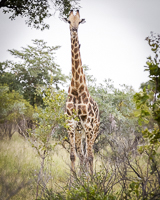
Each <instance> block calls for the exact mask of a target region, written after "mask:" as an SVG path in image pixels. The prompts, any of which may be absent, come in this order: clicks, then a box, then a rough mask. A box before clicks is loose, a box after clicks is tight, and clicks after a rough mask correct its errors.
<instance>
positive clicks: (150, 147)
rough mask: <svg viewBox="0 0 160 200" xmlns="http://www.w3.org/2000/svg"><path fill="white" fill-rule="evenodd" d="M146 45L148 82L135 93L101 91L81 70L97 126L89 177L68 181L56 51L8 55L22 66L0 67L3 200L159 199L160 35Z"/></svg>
mask: <svg viewBox="0 0 160 200" xmlns="http://www.w3.org/2000/svg"><path fill="white" fill-rule="evenodd" d="M146 40H147V42H148V44H149V45H150V47H151V51H152V52H153V57H151V56H149V57H148V58H147V62H146V64H147V66H146V70H148V71H149V74H150V75H149V80H148V82H147V83H142V84H141V87H140V91H139V92H137V93H135V91H134V90H133V88H132V87H128V86H126V85H122V86H121V87H119V88H115V87H114V83H113V82H112V81H111V80H105V81H104V83H103V84H101V85H98V84H97V82H96V80H95V78H94V77H93V76H91V75H88V74H89V73H88V70H89V68H88V67H87V66H84V69H85V73H86V78H87V83H88V87H89V91H90V93H91V95H92V96H93V97H94V99H95V100H96V101H97V103H98V105H99V108H100V119H101V124H100V132H99V134H98V136H97V138H96V141H95V144H94V153H95V162H94V175H93V176H90V175H89V174H88V175H86V174H85V173H84V174H83V173H82V174H83V175H81V176H79V175H78V173H75V174H74V175H73V177H71V176H72V175H70V166H69V165H70V159H69V153H68V151H69V147H70V146H69V140H68V136H67V132H66V129H65V128H66V123H65V121H66V118H67V117H66V116H65V114H64V105H65V99H66V92H65V91H63V90H62V89H61V87H62V85H63V84H64V83H66V82H67V77H66V76H64V75H63V74H62V72H61V69H60V68H59V66H57V65H56V63H54V51H55V50H57V49H58V47H49V46H47V45H46V43H45V42H44V41H40V40H34V41H33V43H34V46H28V47H27V48H23V50H22V51H17V50H10V52H11V54H12V55H13V56H16V58H17V59H21V61H19V62H15V63H13V62H11V61H5V62H3V63H0V67H1V68H0V79H1V85H0V102H1V103H0V196H1V199H45V200H54V199H56V200H57V199H59V200H65V199H67V200H71V199H72V200H74V199H87V200H93V199H96V200H109V199H111V200H112V199H113V200H114V199H126V200H128V199H137V200H138V199H140V200H141V199H143V200H144V199H145V200H150V199H157V200H158V199H160V192H159V191H160V161H159V154H160V66H159V64H160V60H159V52H160V46H159V42H160V36H159V35H156V34H153V33H151V36H149V37H147V38H146ZM76 170H77V172H78V171H79V163H78V162H77V163H76ZM70 180H72V181H70Z"/></svg>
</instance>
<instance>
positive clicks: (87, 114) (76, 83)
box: [64, 10, 100, 174]
mask: <svg viewBox="0 0 160 200" xmlns="http://www.w3.org/2000/svg"><path fill="white" fill-rule="evenodd" d="M64 21H65V22H68V23H69V24H70V36H71V58H72V59H71V62H72V78H71V84H70V86H69V89H68V97H67V101H66V113H67V115H68V116H71V115H72V114H73V112H74V111H75V112H76V113H77V117H78V119H79V120H78V121H77V120H74V119H73V118H72V119H71V120H69V121H68V126H69V128H68V136H69V139H70V160H71V171H75V159H76V154H77V155H78V157H79V160H80V166H81V167H82V166H85V167H86V169H87V171H88V167H89V168H90V172H91V174H93V144H94V141H95V139H96V137H97V134H98V131H99V124H100V119H99V109H98V105H97V103H96V102H95V101H94V100H93V98H92V97H91V95H90V93H89V91H88V88H87V85H86V79H85V74H84V72H83V67H82V61H81V56H80V45H79V40H78V26H79V24H81V23H85V19H82V20H80V14H79V10H77V12H76V15H74V14H73V10H71V12H70V14H69V17H68V19H67V18H64ZM83 133H85V140H86V152H85V154H84V150H83V144H82V135H83ZM76 150H77V151H76Z"/></svg>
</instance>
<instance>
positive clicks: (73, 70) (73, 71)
mask: <svg viewBox="0 0 160 200" xmlns="http://www.w3.org/2000/svg"><path fill="white" fill-rule="evenodd" d="M74 73H75V69H74V67H72V74H73V75H74Z"/></svg>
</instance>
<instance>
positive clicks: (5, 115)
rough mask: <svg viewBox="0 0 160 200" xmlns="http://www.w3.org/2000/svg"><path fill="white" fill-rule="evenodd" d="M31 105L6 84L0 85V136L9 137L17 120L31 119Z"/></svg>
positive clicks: (14, 128)
mask: <svg viewBox="0 0 160 200" xmlns="http://www.w3.org/2000/svg"><path fill="white" fill-rule="evenodd" d="M32 114H33V108H32V106H31V105H30V104H29V103H28V102H27V101H26V100H25V99H23V96H22V95H20V94H19V93H18V92H15V91H14V90H13V91H12V92H10V91H9V88H8V87H7V86H0V136H1V139H2V138H3V137H9V138H11V137H12V135H13V134H14V132H15V130H16V124H17V121H19V120H20V119H21V118H24V116H25V118H26V119H31V118H32Z"/></svg>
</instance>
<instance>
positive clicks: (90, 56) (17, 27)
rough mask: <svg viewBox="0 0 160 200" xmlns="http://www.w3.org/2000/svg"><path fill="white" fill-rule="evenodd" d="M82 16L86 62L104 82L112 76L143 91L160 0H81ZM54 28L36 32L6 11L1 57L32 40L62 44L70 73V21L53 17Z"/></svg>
mask: <svg viewBox="0 0 160 200" xmlns="http://www.w3.org/2000/svg"><path fill="white" fill-rule="evenodd" d="M80 5H81V7H82V8H81V9H80V15H81V18H85V19H86V23H85V24H83V25H80V27H79V42H80V44H81V57H82V63H83V65H84V64H86V65H88V66H89V68H90V69H91V70H90V71H89V73H90V74H91V75H93V76H94V77H95V78H96V79H97V81H98V82H102V81H103V80H104V79H108V78H110V79H112V80H113V81H114V82H115V85H116V86H118V85H119V84H126V85H132V86H133V88H134V89H136V90H138V88H139V86H140V84H141V83H142V82H145V81H147V80H148V73H147V72H144V65H145V63H146V57H148V56H149V55H150V54H151V50H150V47H149V45H148V43H147V41H145V38H146V37H147V36H148V35H150V31H153V32H155V33H160V1H159V0H98V1H96V0H95V1H93V0H81V2H80ZM47 22H48V23H49V24H50V29H49V30H44V31H40V30H35V29H32V28H30V27H28V26H27V25H26V24H25V19H24V18H16V20H14V21H11V20H9V18H8V15H4V14H2V10H0V61H5V60H6V59H13V57H12V56H11V55H10V54H9V52H7V49H18V50H20V48H21V47H26V46H27V45H29V44H30V45H31V44H32V41H31V40H32V39H43V40H44V41H46V42H48V45H50V46H56V45H60V46H61V48H60V49H59V50H58V51H57V53H56V63H57V64H59V65H60V67H61V69H62V72H63V73H65V74H66V75H68V74H69V72H70V70H71V53H70V33H69V25H68V24H65V23H64V22H63V21H61V20H60V19H59V18H58V15H55V16H54V17H51V18H49V19H48V20H47Z"/></svg>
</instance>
